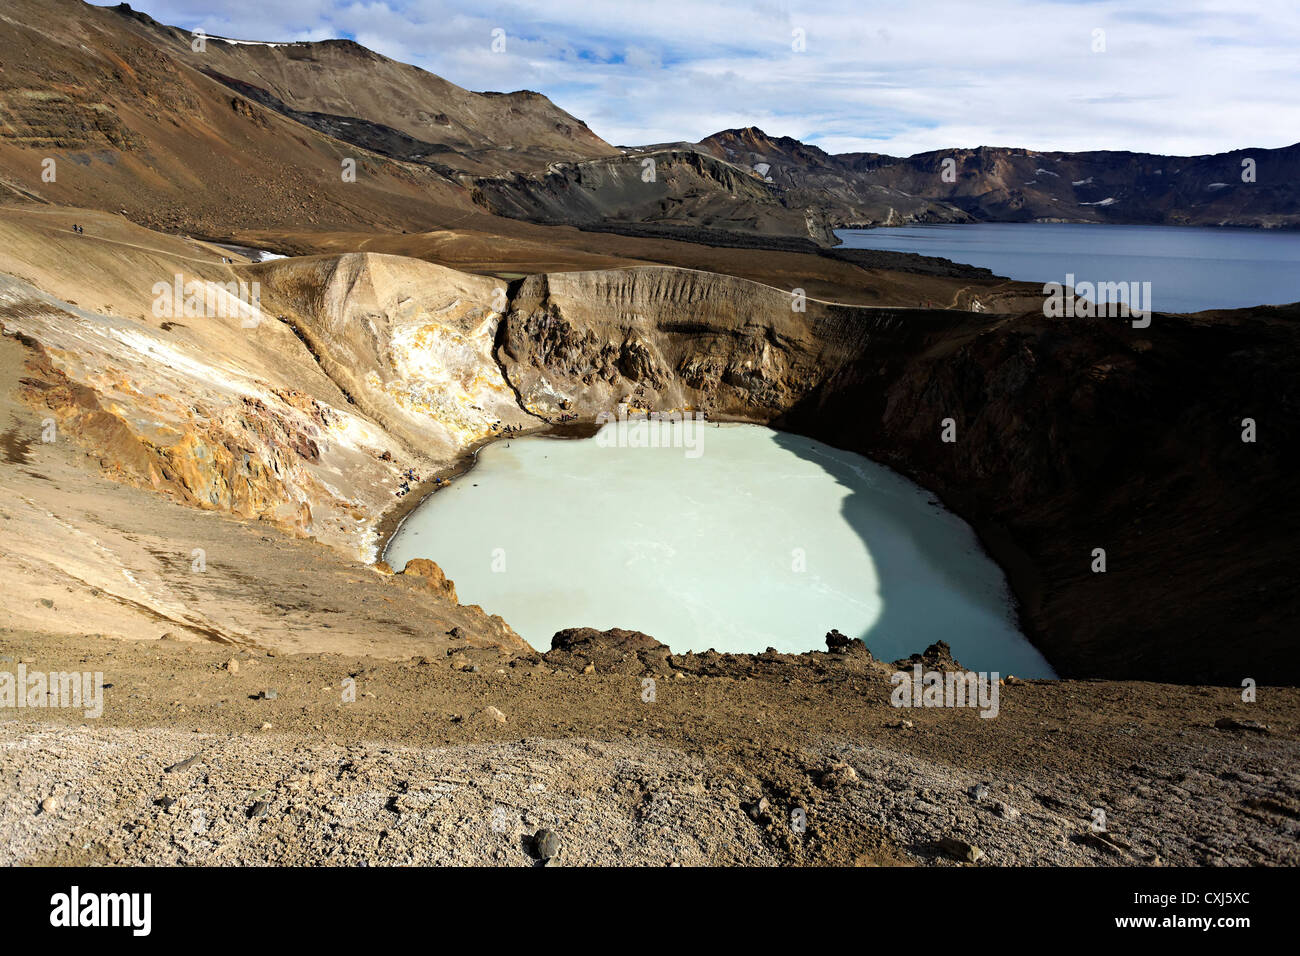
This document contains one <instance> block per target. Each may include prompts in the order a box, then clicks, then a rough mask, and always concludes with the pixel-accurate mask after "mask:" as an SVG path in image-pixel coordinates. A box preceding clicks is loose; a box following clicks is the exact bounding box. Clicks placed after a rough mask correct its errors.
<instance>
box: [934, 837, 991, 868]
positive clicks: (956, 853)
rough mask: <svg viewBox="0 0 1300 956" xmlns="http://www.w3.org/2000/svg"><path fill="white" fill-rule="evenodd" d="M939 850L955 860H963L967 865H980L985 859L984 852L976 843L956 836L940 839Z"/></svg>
mask: <svg viewBox="0 0 1300 956" xmlns="http://www.w3.org/2000/svg"><path fill="white" fill-rule="evenodd" d="M939 849H940V850H942V851H943V852H944V853H947V854H948V855H949V856H951V857H954V858H955V859H958V860H962V861H963V862H966V863H978V862H979V861H980V860H982V859H984V851H983V850H981V849H980V848H979V847H977V846H976V845H975V844H974V843H968V842H967V841H965V840H963V839H961V838H960V837H955V836H945V837H940V839H939Z"/></svg>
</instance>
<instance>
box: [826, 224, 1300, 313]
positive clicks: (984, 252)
mask: <svg viewBox="0 0 1300 956" xmlns="http://www.w3.org/2000/svg"><path fill="white" fill-rule="evenodd" d="M836 235H838V236H839V237H840V238H841V239H842V240H844V246H845V248H850V249H890V250H894V251H897V252H917V253H920V254H922V255H927V256H940V257H942V258H944V259H951V260H953V261H954V262H963V263H966V264H968V265H974V266H983V267H984V268H987V269H992V270H993V271H994V272H995V273H997V274H998V275H1001V276H1007V277H1008V278H1011V279H1024V280H1026V281H1029V282H1043V283H1047V282H1060V283H1064V282H1065V277H1066V276H1067V275H1073V276H1075V278H1076V279H1078V280H1079V281H1081V282H1093V283H1096V282H1139V283H1141V282H1150V283H1151V298H1152V303H1153V308H1154V309H1155V311H1158V312H1198V311H1200V310H1202V309H1233V308H1242V307H1246V306H1253V305H1283V304H1286V303H1290V302H1300V232H1280V231H1277V230H1262V229H1221V228H1213V229H1211V228H1202V227H1196V226H1115V225H1085V224H1077V223H1000V222H999V223H972V224H968V225H958V226H950V225H934V226H902V227H897V228H888V229H841V230H838V231H837V232H836Z"/></svg>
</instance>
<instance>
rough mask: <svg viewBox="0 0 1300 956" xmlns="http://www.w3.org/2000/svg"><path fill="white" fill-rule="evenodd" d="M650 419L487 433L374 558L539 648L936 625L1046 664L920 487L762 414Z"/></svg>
mask: <svg viewBox="0 0 1300 956" xmlns="http://www.w3.org/2000/svg"><path fill="white" fill-rule="evenodd" d="M642 427H643V428H646V427H648V426H642ZM659 427H660V428H662V429H665V430H663V431H660V432H659V433H658V436H659V439H660V440H659V444H661V445H666V446H668V447H657V448H651V447H631V445H632V443H633V441H634V438H635V432H634V431H633V430H634V429H635V428H636V426H634V425H632V424H630V423H615V424H611V425H607V426H605V428H604V429H602V431H601V432H600V434H599V435H598V436H597V437H596V438H593V439H582V440H559V439H547V438H529V439H522V440H521V439H513V440H510V441H509V442H497V443H494V444H492V445H489V446H487V447H486V448H484V449H483V450H481V451H480V452H479V456H478V463H477V465H476V466H475V467H474V468H473V469H472V470H471V471H470V472H469V473H468V474H466V475H465V476H463V477H462V478H460V479H458V480H456V481H455V482H454V483H453V484H452V485H451V487H450V488H447V489H445V490H443V491H440V492H438V493H437V494H435V495H433V496H432V497H431V498H429V499H428V500H427V501H425V502H424V503H422V504H421V505H420V506H419V507H418V508H417V509H416V510H415V511H414V512H413V513H412V514H411V516H410V517H408V518H407V520H406V521H405V522H404V523H403V525H402V527H401V528H400V530H399V531H398V533H397V534H396V536H395V537H394V539H393V541H392V543H391V545H390V546H389V549H388V553H387V555H386V558H387V560H388V562H389V563H390V564H391V565H393V566H394V567H396V568H399V569H400V568H401V567H403V566H404V565H405V562H406V561H407V560H409V559H411V558H415V557H427V558H431V559H433V560H435V561H437V562H438V564H439V565H440V566H441V567H442V568H443V570H444V571H445V572H446V573H447V575H448V576H449V577H451V578H452V579H453V580H454V581H455V582H456V589H457V591H458V593H459V596H460V600H461V601H462V602H463V603H466V604H479V605H481V606H482V607H483V608H484V609H485V610H486V611H488V612H489V613H493V614H500V615H502V616H503V617H504V618H505V619H506V621H508V622H509V623H510V625H511V626H512V627H513V628H514V629H515V630H516V631H518V632H519V634H520V635H521V636H522V637H523V638H524V639H525V640H527V641H528V642H529V643H531V644H532V645H533V646H534V647H536V648H538V649H539V650H547V649H549V647H550V639H551V636H552V635H553V634H554V633H555V632H556V631H558V630H561V629H563V628H566V627H594V628H599V629H605V628H611V627H623V628H629V629H632V630H639V631H644V632H645V633H647V634H650V635H653V636H654V637H655V638H657V639H658V640H660V641H663V642H664V643H665V644H667V645H669V646H670V647H671V648H672V649H673V650H674V651H676V652H685V651H688V650H695V651H703V650H707V649H708V648H715V649H716V650H719V651H730V652H761V651H763V650H765V649H766V648H768V647H775V648H776V649H777V650H779V651H783V652H801V651H806V650H810V649H814V648H815V649H825V643H824V636H825V634H826V632H827V631H829V630H831V629H832V628H835V629H838V630H839V631H841V632H843V633H844V634H847V635H849V636H852V637H862V638H863V639H865V640H866V642H867V644H868V646H869V647H870V649H871V650H872V652H873V653H874V654H875V655H876V656H877V657H878V658H883V659H886V660H894V659H897V658H900V657H904V656H906V655H908V654H911V653H913V652H916V651H921V650H923V649H924V648H925V647H926V646H927V645H928V644H930V643H933V642H934V641H937V640H945V641H947V642H948V643H949V644H950V645H952V648H953V653H954V655H955V656H956V657H957V659H958V660H960V661H961V662H962V664H964V665H965V666H966V667H968V668H970V669H973V670H985V671H993V670H996V671H999V672H1000V673H1003V674H1006V673H1013V674H1017V675H1020V676H1027V677H1033V676H1051V675H1052V671H1051V668H1050V667H1049V666H1048V664H1047V663H1046V661H1045V660H1044V659H1043V657H1042V656H1041V655H1040V654H1039V653H1038V652H1037V651H1036V650H1035V649H1034V648H1033V647H1032V646H1031V645H1030V644H1029V643H1028V641H1026V640H1025V638H1024V637H1023V636H1022V635H1021V634H1020V633H1019V632H1018V630H1017V629H1016V625H1015V619H1014V614H1013V610H1012V604H1011V601H1010V598H1009V596H1008V592H1007V588H1006V584H1005V580H1004V578H1003V575H1002V573H1001V571H1000V570H999V569H998V567H997V566H996V565H995V564H994V563H993V562H992V561H990V560H989V558H988V557H987V556H986V555H985V554H984V553H983V551H982V550H981V549H980V547H979V544H978V542H977V540H976V538H975V535H974V533H973V532H972V531H971V529H970V527H969V526H968V525H966V524H965V522H963V521H961V520H960V519H959V518H957V517H955V516H954V515H952V514H950V513H948V512H947V511H945V510H943V509H942V508H941V507H939V506H938V504H937V503H935V502H933V500H932V498H931V496H930V495H929V494H928V493H927V492H926V491H924V490H923V489H921V488H919V487H918V486H916V485H914V484H912V483H911V482H909V481H907V480H906V479H904V478H902V477H901V476H899V475H897V474H895V473H894V472H892V471H890V470H889V469H887V468H885V467H883V466H881V465H877V464H875V463H874V462H871V461H869V460H868V459H866V458H863V457H861V456H859V455H854V454H850V453H848V452H843V451H838V450H836V449H833V448H831V447H829V446H827V445H823V444H821V443H819V442H815V441H812V440H809V439H806V438H800V437H797V436H792V435H788V434H785V433H781V432H776V431H773V430H771V429H768V428H763V427H759V426H753V425H722V426H721V427H718V426H715V425H700V426H695V425H693V424H686V425H683V424H677V425H674V426H668V425H662V426H659ZM692 439H694V440H696V441H698V445H695V446H694V447H687V446H688V445H690V444H691V440H692Z"/></svg>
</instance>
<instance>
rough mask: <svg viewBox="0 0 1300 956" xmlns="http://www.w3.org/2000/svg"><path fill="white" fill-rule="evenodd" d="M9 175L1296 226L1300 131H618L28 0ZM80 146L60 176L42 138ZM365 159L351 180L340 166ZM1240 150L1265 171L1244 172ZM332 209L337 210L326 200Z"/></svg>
mask: <svg viewBox="0 0 1300 956" xmlns="http://www.w3.org/2000/svg"><path fill="white" fill-rule="evenodd" d="M6 9H7V15H6V17H5V18H4V20H3V21H0V55H3V62H4V64H5V68H4V70H3V71H0V170H3V171H4V172H3V173H0V189H3V188H4V187H6V186H7V187H8V189H9V190H10V191H11V192H13V193H15V194H17V195H21V196H30V197H39V198H45V199H49V200H51V201H56V202H64V203H74V204H83V205H95V206H99V207H100V208H105V209H110V210H111V211H114V212H117V211H119V210H125V211H126V213H127V215H128V216H129V217H130V218H132V219H134V220H136V221H138V222H141V223H143V224H146V225H150V226H153V227H160V228H171V229H184V230H187V231H193V232H197V233H200V234H203V233H217V232H220V229H219V228H218V225H219V224H220V225H221V226H224V227H227V228H228V227H229V226H231V225H232V224H235V225H245V226H251V225H253V224H258V225H288V226H295V227H305V228H310V227H311V226H312V225H314V224H318V223H325V222H329V223H330V224H331V225H333V226H334V227H336V228H339V227H344V226H347V225H349V224H354V225H356V226H358V227H362V226H364V227H373V228H379V229H386V230H394V231H403V230H407V231H420V230H427V229H430V228H435V227H438V226H443V225H446V224H447V223H449V222H453V221H457V220H458V219H461V218H464V217H465V216H468V215H475V214H480V215H481V214H484V213H486V214H489V215H495V216H503V217H508V218H513V219H518V220H524V221H528V222H535V223H546V224H565V225H574V226H578V227H579V228H583V229H588V230H605V231H614V232H621V233H626V234H629V235H641V236H651V237H654V236H664V237H669V238H677V239H691V240H694V241H698V242H706V243H709V244H716V245H742V246H743V245H749V244H756V245H762V246H766V247H780V248H804V247H812V248H815V247H818V246H820V247H826V246H830V245H833V244H834V243H835V241H836V240H835V238H834V235H833V232H832V230H833V229H835V228H839V227H846V226H862V227H867V226H877V225H897V224H902V223H908V222H953V223H960V222H1029V221H1069V222H1112V223H1167V224H1187V225H1231V226H1252V227H1264V228H1295V227H1297V226H1300V186H1298V185H1297V183H1300V144H1297V145H1295V146H1290V147H1286V148H1284V149H1271V150H1268V149H1245V150H1236V151H1233V152H1230V153H1223V154H1217V155H1213V156H1195V157H1170V156H1155V155H1150V154H1143V153H1129V152H1087V153H1057V152H1035V151H1032V150H1025V149H1014V148H994V147H979V148H976V149H953V150H941V151H936V152H932V153H922V154H918V155H916V156H910V157H906V158H899V157H892V156H884V155H880V154H874V153H845V154H840V155H832V154H828V153H826V152H824V151H822V150H820V149H818V148H817V147H815V146H810V145H807V144H805V143H801V142H799V141H798V140H795V139H791V138H789V137H770V136H768V135H767V134H765V133H764V132H763V131H762V130H760V129H756V128H754V127H747V128H744V129H732V130H725V131H723V132H720V133H716V134H714V135H713V136H710V137H708V138H706V139H705V140H703V141H701V142H699V143H672V144H660V145H654V146H637V147H616V146H613V145H611V144H609V143H607V142H605V141H604V140H602V139H601V138H600V137H599V136H597V135H596V134H595V133H593V132H592V131H591V130H590V129H589V128H588V127H587V125H586V124H585V123H584V122H583V121H582V120H580V119H578V118H576V117H574V116H571V115H570V114H569V113H566V112H565V111H564V110H561V109H560V108H559V107H557V106H556V105H555V104H554V103H552V102H551V101H550V100H549V99H547V98H546V97H545V96H542V95H541V94H539V93H533V92H529V91H518V92H514V93H475V92H471V91H469V90H466V89H463V88H461V87H459V86H456V85H455V84H454V83H450V82H448V81H447V80H444V79H442V78H440V77H438V76H435V75H433V74H431V73H428V72H426V71H424V70H421V69H419V68H418V67H414V66H410V65H407V64H403V63H399V62H397V61H394V60H391V59H388V58H387V57H384V56H381V55H379V54H377V53H374V52H373V51H371V50H368V49H366V48H365V47H363V46H360V45H359V44H357V43H354V42H352V41H349V40H329V41H323V42H310V43H306V42H305V43H276V42H255V41H234V40H228V39H223V38H219V37H209V38H207V41H206V43H205V44H204V45H203V47H202V49H200V50H197V51H196V50H195V49H194V48H193V45H192V40H193V37H192V35H191V34H190V33H189V32H188V31H184V30H181V29H178V28H176V27H170V26H166V25H164V24H161V23H158V22H157V21H155V20H154V19H152V18H151V17H149V16H147V15H145V14H143V13H139V12H137V11H135V10H133V9H131V7H130V6H128V5H126V4H122V5H120V6H118V7H114V8H101V7H94V6H90V5H88V4H84V3H81V2H80V0H41V2H37V0H10V2H9V3H7V6H6ZM54 152H59V153H60V154H61V155H65V156H71V157H72V158H73V162H74V164H75V168H74V169H73V170H67V171H66V172H67V175H66V176H64V177H61V178H59V179H56V180H55V181H53V182H48V181H45V180H43V179H42V177H41V176H40V175H39V174H40V172H41V168H42V167H41V163H42V160H43V158H44V157H46V156H48V155H50V154H52V153H54ZM349 158H351V159H353V161H354V162H355V163H356V165H357V166H359V167H361V175H359V176H358V177H357V179H356V181H355V182H348V181H346V180H345V179H343V178H341V176H340V173H339V169H340V165H341V164H342V163H344V161H345V160H347V159H349ZM1243 160H1249V161H1251V162H1250V163H1249V164H1248V165H1253V174H1254V181H1244V180H1243V172H1244V171H1245V169H1244V167H1243ZM326 211H328V213H327V214H326Z"/></svg>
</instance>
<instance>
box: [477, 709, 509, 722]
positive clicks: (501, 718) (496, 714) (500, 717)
mask: <svg viewBox="0 0 1300 956" xmlns="http://www.w3.org/2000/svg"><path fill="white" fill-rule="evenodd" d="M483 713H485V714H487V716H489V717H491V718H492V719H493V720H495V721H496V722H497V723H498V724H504V723H505V722H506V715H505V714H503V713H501V711H499V710H498V709H497V708H495V707H484V708H483Z"/></svg>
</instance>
